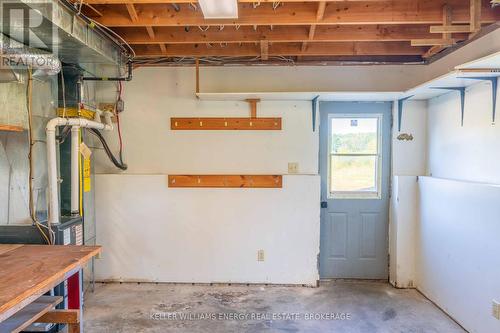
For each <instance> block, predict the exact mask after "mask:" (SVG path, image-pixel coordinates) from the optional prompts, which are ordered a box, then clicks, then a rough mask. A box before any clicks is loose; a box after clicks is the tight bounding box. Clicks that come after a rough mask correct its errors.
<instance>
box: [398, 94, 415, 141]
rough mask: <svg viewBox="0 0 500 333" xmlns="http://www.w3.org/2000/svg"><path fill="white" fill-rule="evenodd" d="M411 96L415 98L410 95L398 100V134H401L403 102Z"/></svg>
mask: <svg viewBox="0 0 500 333" xmlns="http://www.w3.org/2000/svg"><path fill="white" fill-rule="evenodd" d="M413 96H415V95H411V96H407V97H403V98H400V99H398V132H401V121H402V119H403V106H404V102H405V101H406V100H407V99H410V98H412V97H413Z"/></svg>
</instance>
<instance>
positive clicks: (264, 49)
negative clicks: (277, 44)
mask: <svg viewBox="0 0 500 333" xmlns="http://www.w3.org/2000/svg"><path fill="white" fill-rule="evenodd" d="M260 59H261V60H264V61H266V60H269V41H267V40H261V41H260Z"/></svg>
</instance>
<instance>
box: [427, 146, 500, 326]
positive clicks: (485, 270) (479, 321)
mask: <svg viewBox="0 0 500 333" xmlns="http://www.w3.org/2000/svg"><path fill="white" fill-rule="evenodd" d="M431 142H432V141H431ZM485 162H486V161H485ZM419 190H420V204H421V207H420V212H421V219H420V224H419V226H418V228H417V244H418V246H417V285H418V288H419V290H421V291H422V292H423V293H424V294H425V295H427V296H428V297H429V298H430V299H431V300H433V301H434V302H436V304H438V305H439V306H440V307H441V308H443V309H444V310H445V311H446V312H447V313H448V314H450V315H451V316H452V317H453V318H455V320H457V321H458V322H459V323H460V324H461V325H462V326H463V327H464V328H465V329H467V330H468V331H469V332H477V333H492V332H499V331H500V321H498V320H496V319H495V318H493V316H492V300H493V299H496V300H497V301H498V300H500V284H499V283H498V281H500V265H499V260H498V253H500V242H499V241H498V240H499V235H500V223H499V221H500V205H499V204H498V202H500V186H498V185H486V184H478V183H471V182H465V181H452V180H445V179H437V178H430V177H421V178H420V180H419Z"/></svg>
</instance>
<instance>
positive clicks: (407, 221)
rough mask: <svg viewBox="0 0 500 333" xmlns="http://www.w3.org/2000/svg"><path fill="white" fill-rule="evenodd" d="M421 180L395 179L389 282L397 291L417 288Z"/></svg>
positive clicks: (399, 177) (391, 215)
mask: <svg viewBox="0 0 500 333" xmlns="http://www.w3.org/2000/svg"><path fill="white" fill-rule="evenodd" d="M417 180H418V177H417V176H394V177H393V178H392V196H391V214H390V226H389V234H390V237H389V238H390V241H389V252H390V272H389V274H390V277H389V279H390V282H391V284H392V285H394V286H395V287H397V288H414V287H415V230H416V227H417V225H418V221H419V211H418V209H419V205H418V183H417Z"/></svg>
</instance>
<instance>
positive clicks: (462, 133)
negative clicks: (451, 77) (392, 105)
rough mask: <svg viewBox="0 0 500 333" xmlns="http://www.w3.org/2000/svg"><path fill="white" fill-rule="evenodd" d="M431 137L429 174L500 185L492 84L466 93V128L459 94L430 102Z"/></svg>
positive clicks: (482, 84)
mask: <svg viewBox="0 0 500 333" xmlns="http://www.w3.org/2000/svg"><path fill="white" fill-rule="evenodd" d="M499 108H500V103H499V102H498V101H497V109H499ZM428 135H429V138H428V140H429V149H428V154H429V158H428V173H429V174H430V175H432V176H433V177H438V178H449V179H458V180H468V181H475V182H484V183H495V184H500V173H499V172H498V170H500V151H499V150H498V142H500V127H498V125H497V126H494V125H492V98H491V84H490V83H489V82H480V83H478V84H475V85H473V86H471V87H469V88H468V89H467V90H466V97H465V120H464V126H463V127H461V126H460V97H459V95H458V93H453V92H452V93H449V94H446V95H443V96H440V97H437V98H434V99H432V100H430V101H429V113H428Z"/></svg>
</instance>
